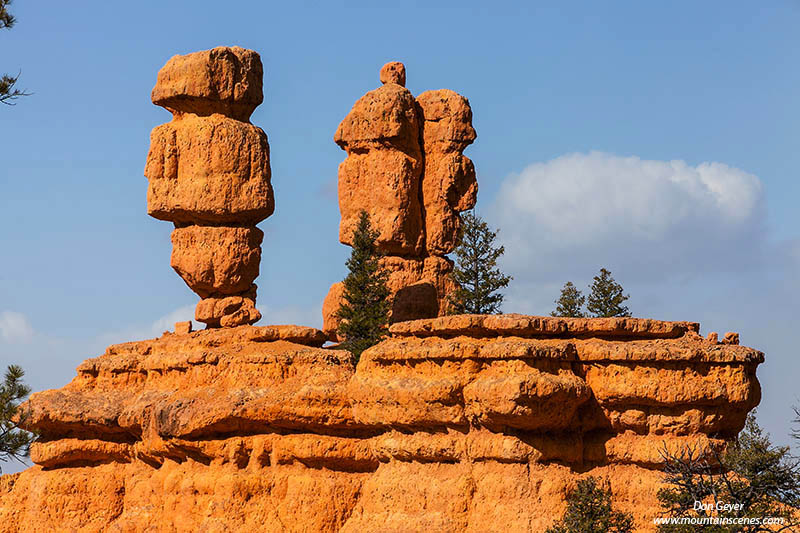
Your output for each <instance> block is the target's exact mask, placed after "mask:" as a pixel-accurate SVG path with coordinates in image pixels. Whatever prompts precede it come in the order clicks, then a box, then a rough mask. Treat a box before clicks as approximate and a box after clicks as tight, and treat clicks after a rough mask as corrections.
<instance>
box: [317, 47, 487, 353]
mask: <svg viewBox="0 0 800 533" xmlns="http://www.w3.org/2000/svg"><path fill="white" fill-rule="evenodd" d="M380 80H381V83H382V84H383V85H382V86H381V87H379V88H377V89H375V90H374V91H370V92H368V93H367V94H365V95H364V96H363V97H361V98H360V99H359V100H358V101H357V102H356V103H355V105H354V106H353V109H352V110H350V113H349V114H348V115H347V116H346V117H345V118H344V120H343V121H342V123H341V124H339V128H338V129H337V130H336V135H335V136H334V141H336V144H338V145H339V146H340V147H341V148H342V149H343V150H344V151H345V152H347V158H346V159H345V160H344V161H343V162H342V164H341V165H339V211H340V212H341V216H342V219H341V223H340V225H339V240H340V241H341V242H342V243H343V244H348V245H352V242H351V239H352V235H353V230H354V229H355V227H356V224H357V222H358V216H359V213H360V212H361V211H362V210H365V211H367V213H368V214H369V216H370V221H371V223H372V226H373V228H374V229H375V230H376V231H377V232H378V240H377V245H378V249H379V250H380V251H381V252H382V253H383V254H385V256H384V258H383V259H382V263H383V266H384V267H385V268H386V269H387V270H388V271H389V282H388V285H389V289H390V290H391V293H392V298H393V304H392V309H391V320H392V322H398V321H402V320H411V319H417V318H432V317H435V316H437V315H440V314H443V313H444V311H445V306H446V303H447V297H448V295H449V293H450V292H451V291H452V289H453V288H454V287H453V283H452V281H451V280H450V272H451V271H452V269H453V263H452V262H451V261H450V260H449V259H447V257H446V255H447V254H448V253H450V252H452V251H453V250H454V249H455V245H456V237H457V235H458V231H459V228H460V226H461V219H460V217H459V212H461V211H466V210H468V209H471V208H472V207H474V205H475V200H476V196H477V193H478V182H477V180H476V179H475V167H474V166H473V164H472V161H470V160H469V158H467V157H466V156H464V155H463V153H462V152H463V151H464V149H465V148H466V147H467V146H468V145H469V144H471V143H472V142H473V141H474V140H475V137H476V135H475V130H474V129H473V127H472V109H471V108H470V106H469V101H468V100H467V99H466V98H464V97H463V96H461V95H459V94H457V93H455V92H453V91H450V90H447V89H442V90H438V91H426V92H424V93H422V94H421V95H419V96H418V97H417V98H416V99H415V98H414V96H413V95H412V94H411V92H410V91H409V90H408V89H406V88H405V82H406V70H405V67H404V66H403V64H402V63H399V62H391V63H387V64H386V65H384V66H383V68H382V69H381V72H380ZM341 297H342V286H341V284H340V283H337V284H335V285H334V286H333V287H331V290H330V292H329V293H328V296H327V298H326V299H325V303H324V304H323V320H324V326H323V329H324V330H325V332H326V333H328V334H329V336H331V338H335V336H336V328H337V326H338V321H337V319H336V316H335V313H336V311H337V310H338V308H339V304H340V302H341Z"/></svg>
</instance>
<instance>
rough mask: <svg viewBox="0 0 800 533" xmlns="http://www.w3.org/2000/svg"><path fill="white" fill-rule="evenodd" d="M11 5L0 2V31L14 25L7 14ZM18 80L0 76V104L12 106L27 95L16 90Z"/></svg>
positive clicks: (12, 19) (9, 14)
mask: <svg viewBox="0 0 800 533" xmlns="http://www.w3.org/2000/svg"><path fill="white" fill-rule="evenodd" d="M10 5H11V0H0V30H1V29H9V30H10V29H11V28H13V27H14V23H16V21H17V20H16V19H15V18H14V16H13V15H12V14H11V13H9V12H8V6H10ZM17 80H19V75H17V76H9V75H8V74H3V75H2V76H0V102H2V103H4V104H7V105H14V104H13V103H12V101H13V100H15V99H16V98H19V97H20V96H27V95H28V93H26V92H25V91H21V90H19V89H17V88H16V87H15V86H16V84H17Z"/></svg>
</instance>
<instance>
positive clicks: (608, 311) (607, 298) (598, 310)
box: [586, 268, 631, 317]
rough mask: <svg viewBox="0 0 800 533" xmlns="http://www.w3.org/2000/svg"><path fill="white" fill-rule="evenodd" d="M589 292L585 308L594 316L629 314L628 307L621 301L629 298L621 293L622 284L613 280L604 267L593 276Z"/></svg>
mask: <svg viewBox="0 0 800 533" xmlns="http://www.w3.org/2000/svg"><path fill="white" fill-rule="evenodd" d="M589 289H590V290H591V293H590V294H589V297H588V299H587V304H586V309H588V310H589V312H590V313H591V314H592V316H595V317H611V316H631V313H630V311H628V308H627V307H626V306H624V305H622V303H623V302H624V301H625V300H627V299H628V298H630V296H628V295H627V294H624V293H623V290H622V285H620V284H619V283H617V282H616V281H614V278H613V277H611V272H609V271H608V270H606V269H605V268H601V269H600V274H599V275H597V276H595V277H594V281H593V282H592V285H591V287H589Z"/></svg>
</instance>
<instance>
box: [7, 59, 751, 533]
mask: <svg viewBox="0 0 800 533" xmlns="http://www.w3.org/2000/svg"><path fill="white" fill-rule="evenodd" d="M381 80H382V81H383V82H384V85H383V87H381V88H379V89H377V90H375V91H372V92H370V93H368V94H367V95H366V96H365V97H364V98H362V99H361V100H359V102H358V103H357V104H356V105H355V106H354V108H353V110H352V111H351V113H350V115H348V117H347V118H346V119H345V120H344V121H343V122H342V124H341V125H340V127H339V130H338V132H337V134H336V140H337V142H339V144H340V145H341V146H342V147H343V148H344V149H345V150H346V151H347V154H348V155H347V158H346V159H345V161H344V162H343V163H342V165H341V167H340V171H339V178H340V186H339V194H340V207H341V212H342V220H341V227H342V232H341V239H342V241H344V242H347V239H348V235H349V233H348V230H349V228H351V227H352V224H353V220H354V217H355V216H356V214H357V212H358V211H359V210H360V209H367V210H368V211H369V212H370V215H371V217H372V219H373V221H374V223H375V227H376V228H377V229H378V231H379V232H380V246H381V248H382V250H383V251H384V252H385V253H386V254H387V256H386V257H385V258H384V261H385V263H386V264H387V266H388V267H389V268H391V269H393V270H392V276H393V279H394V280H395V281H394V283H395V285H393V287H394V288H395V291H396V294H400V293H401V292H402V291H403V290H406V289H408V288H413V287H415V286H419V285H422V284H428V285H429V286H430V287H431V288H432V289H433V291H432V292H430V293H429V294H430V296H429V300H425V299H424V298H423V299H420V300H416V301H417V302H419V303H420V306H422V304H423V303H424V304H425V305H429V304H430V309H428V308H426V312H430V314H431V315H434V316H433V317H431V318H426V319H419V320H410V321H401V320H400V317H401V316H404V315H403V313H407V314H414V313H417V312H421V311H420V310H419V309H421V307H419V308H418V307H413V306H409V307H406V308H397V307H395V309H394V311H393V312H394V313H395V314H394V324H392V325H391V326H390V328H389V336H388V337H387V338H386V339H385V340H383V341H382V342H381V343H379V344H377V345H375V346H373V347H371V348H369V349H368V350H366V351H364V352H363V354H362V355H361V359H360V360H359V362H358V365H357V366H354V364H353V358H352V356H351V354H350V353H349V352H347V351H343V350H336V349H330V348H325V347H323V346H324V344H325V343H326V341H327V340H328V338H329V337H328V335H327V334H326V333H323V332H322V331H320V330H317V329H314V328H309V327H302V326H253V325H250V323H251V322H253V321H254V320H256V319H257V318H258V312H257V311H255V307H254V303H255V285H253V280H254V279H255V277H256V276H257V274H258V262H259V259H260V248H259V246H260V243H261V232H260V231H259V230H257V229H256V228H255V226H254V225H255V224H256V223H257V222H258V221H259V220H262V219H263V218H265V217H267V216H269V214H270V213H271V212H272V210H273V198H272V190H271V188H270V181H269V162H268V161H269V157H268V148H267V139H266V136H265V135H264V133H263V132H262V131H261V130H260V129H259V128H257V127H255V126H253V125H252V124H250V123H249V122H248V117H249V115H250V113H251V112H252V110H253V109H254V108H255V106H257V105H258V104H259V103H260V102H261V64H260V61H259V59H258V55H257V54H256V53H255V52H252V51H248V50H243V49H240V48H217V49H214V50H211V51H207V52H199V53H196V54H190V55H187V56H177V57H175V58H173V59H171V60H170V61H169V62H168V63H167V65H166V66H165V67H164V68H163V69H162V70H161V72H160V73H159V77H158V83H157V84H156V88H155V89H154V91H153V101H154V102H156V103H157V104H159V105H163V106H164V107H166V108H167V109H169V110H170V111H171V112H172V113H173V115H174V116H173V120H172V121H171V122H169V123H168V124H164V125H162V126H158V127H157V128H156V129H155V130H154V131H153V135H152V144H151V151H150V156H149V158H148V164H147V176H148V178H149V180H150V181H149V190H148V208H149V212H150V214H151V215H153V216H155V217H157V218H160V219H164V220H168V221H170V222H173V223H174V224H175V230H174V233H173V257H172V265H173V267H174V268H175V270H176V271H177V272H178V273H179V274H180V275H181V277H183V279H184V280H185V281H186V283H187V284H188V285H189V286H190V287H191V288H192V289H193V290H194V291H195V292H197V294H198V295H200V297H201V298H202V300H201V302H200V304H199V305H198V308H197V317H198V319H200V320H203V321H204V322H206V323H207V324H208V325H209V326H211V327H210V328H208V329H205V330H203V331H196V332H191V331H190V328H188V327H181V328H180V329H179V330H178V331H176V332H172V333H170V332H167V333H164V334H163V335H162V336H161V337H160V338H158V339H151V340H143V341H137V342H128V343H123V344H117V345H113V346H110V347H108V348H107V349H106V351H105V353H104V354H102V355H100V356H99V357H93V358H90V359H87V360H86V361H84V362H83V363H82V364H81V365H80V366H79V367H78V369H77V376H76V377H75V378H74V379H73V380H72V381H71V382H70V383H69V384H67V385H66V386H64V387H63V388H61V389H58V390H48V391H43V392H38V393H36V394H34V395H32V396H31V398H30V400H29V401H28V403H27V405H26V406H25V408H26V409H29V410H30V418H29V419H28V422H27V428H28V429H31V430H35V431H36V432H37V433H38V435H39V436H38V438H37V440H36V442H35V443H34V444H33V446H32V448H31V459H32V460H33V462H34V463H35V464H34V466H32V467H31V468H29V469H27V470H25V471H23V472H21V473H18V474H12V475H4V476H0V532H3V533H5V532H9V533H10V532H15V533H16V532H22V533H39V532H42V531H81V532H120V533H121V532H126V533H133V532H141V533H145V532H154V531H155V532H186V533H190V532H191V533H193V532H197V531H207V532H225V533H229V532H240V531H241V532H245V531H246V532H250V531H266V532H284V531H290V532H324V533H337V532H342V533H345V532H352V533H355V532H359V533H360V532H371V531H381V532H397V533H400V532H408V531H425V532H432V533H439V532H474V533H478V532H487V531H497V530H498V529H502V530H503V531H505V532H508V533H517V532H519V533H523V532H525V533H530V532H543V531H545V529H546V528H547V527H549V526H550V525H551V524H552V523H553V522H554V521H555V520H556V519H557V518H558V517H559V516H560V515H561V513H562V512H563V511H564V508H565V497H566V494H567V493H568V492H569V491H570V490H571V489H572V488H573V487H574V486H575V484H576V482H577V481H578V480H580V479H581V478H584V477H586V476H597V477H600V478H602V479H607V480H608V481H609V482H610V486H611V490H612V493H613V500H614V506H615V507H616V508H617V509H618V510H621V511H624V512H629V513H631V514H632V515H633V517H634V519H635V522H636V524H635V530H636V531H652V530H653V528H654V526H653V522H652V519H653V517H654V516H655V515H656V514H657V513H658V512H659V510H658V507H657V504H656V494H657V492H658V490H659V488H661V487H662V480H663V472H662V471H661V455H660V451H661V450H664V449H667V450H673V451H677V450H679V449H681V448H682V447H684V446H687V445H691V446H693V447H695V448H696V449H701V450H702V449H707V448H708V447H709V446H712V445H714V444H719V443H722V442H724V441H725V439H729V438H732V437H733V436H735V435H736V434H737V433H738V432H739V431H740V430H741V429H742V427H743V425H744V422H745V418H746V415H747V413H748V412H749V411H750V410H751V409H752V408H753V407H755V406H756V405H757V404H758V402H759V400H760V396H761V391H760V387H759V383H758V380H757V379H756V367H757V366H758V365H759V364H760V363H761V362H763V360H764V357H763V354H762V353H761V352H759V351H757V350H755V349H752V348H748V347H745V346H740V345H739V336H738V335H736V334H733V333H730V334H726V335H725V336H724V338H723V340H722V341H721V342H720V341H719V340H718V337H717V336H716V335H710V336H709V337H708V338H703V337H701V336H700V326H699V324H697V323H692V322H664V321H659V320H651V319H638V318H602V319H601V318H596V319H586V318H553V317H537V316H525V315H515V314H508V315H458V316H441V317H436V316H435V315H436V314H438V312H439V309H438V307H437V303H438V300H439V299H441V297H442V296H443V294H444V292H442V287H443V283H444V282H443V281H442V280H444V279H445V277H446V273H447V272H448V268H449V265H450V263H449V262H448V260H447V259H446V258H445V254H446V253H447V252H449V251H451V250H452V247H453V243H454V238H455V235H456V233H457V230H458V224H459V218H458V212H459V211H461V210H463V209H466V208H468V207H470V206H472V205H473V203H474V201H475V192H476V184H475V174H474V169H473V166H472V163H471V162H470V161H469V159H467V158H466V157H464V156H463V155H462V153H461V152H462V151H463V149H464V148H465V147H466V146H467V145H468V144H469V143H470V142H472V140H473V139H474V138H475V133H474V131H473V130H472V127H471V125H470V122H471V112H470V109H469V105H468V103H467V101H466V99H464V98H463V97H461V96H459V95H457V94H455V93H453V92H450V91H434V92H428V93H423V94H422V95H420V96H419V97H418V98H417V99H414V98H413V97H412V96H411V94H410V93H409V92H408V91H407V90H406V89H405V88H404V87H403V82H404V80H405V69H404V68H403V67H402V65H401V64H399V63H391V64H389V65H387V66H386V67H384V69H383V71H382V72H381ZM423 294H424V293H423ZM426 298H428V297H426ZM395 301H396V302H397V301H402V300H397V299H396V300H395ZM217 326H221V327H217Z"/></svg>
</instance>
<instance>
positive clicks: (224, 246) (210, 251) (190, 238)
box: [170, 226, 264, 298]
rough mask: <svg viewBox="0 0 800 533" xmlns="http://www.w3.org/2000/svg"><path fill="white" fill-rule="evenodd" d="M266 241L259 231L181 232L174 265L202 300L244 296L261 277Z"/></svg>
mask: <svg viewBox="0 0 800 533" xmlns="http://www.w3.org/2000/svg"><path fill="white" fill-rule="evenodd" d="M263 237H264V233H263V232H262V231H261V230H260V229H258V228H256V227H243V228H242V227H236V228H230V227H225V226H187V227H184V228H177V229H175V230H174V231H173V232H172V258H171V261H170V264H171V265H172V268H174V269H175V272H177V273H178V275H180V277H181V278H183V280H184V281H185V282H186V284H187V285H188V286H189V288H191V289H192V290H193V291H194V292H196V293H197V294H198V295H200V297H201V298H208V297H209V296H212V295H215V296H220V295H232V294H239V293H243V292H245V291H247V290H248V289H249V288H250V286H251V285H252V284H253V281H254V280H255V279H256V278H257V277H258V270H259V265H260V263H261V240H262V239H263Z"/></svg>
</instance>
